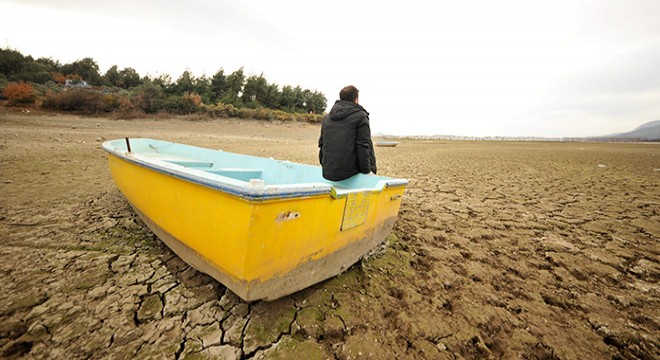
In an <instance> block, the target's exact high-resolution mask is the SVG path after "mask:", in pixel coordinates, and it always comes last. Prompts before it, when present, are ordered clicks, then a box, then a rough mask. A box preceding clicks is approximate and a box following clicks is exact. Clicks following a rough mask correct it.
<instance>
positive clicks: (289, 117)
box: [273, 110, 296, 121]
mask: <svg viewBox="0 0 660 360" xmlns="http://www.w3.org/2000/svg"><path fill="white" fill-rule="evenodd" d="M273 120H279V121H295V120H296V119H295V117H294V116H293V114H291V113H288V112H285V111H282V110H273Z"/></svg>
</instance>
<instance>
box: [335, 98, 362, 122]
mask: <svg viewBox="0 0 660 360" xmlns="http://www.w3.org/2000/svg"><path fill="white" fill-rule="evenodd" d="M360 111H364V112H365V113H367V116H368V115H369V113H368V112H367V110H365V109H364V108H363V107H362V106H361V105H359V104H356V103H353V102H350V101H345V100H337V101H335V104H334V105H333V106H332V109H331V110H330V120H334V121H341V120H344V119H346V118H347V117H349V116H350V115H353V114H355V113H356V112H360Z"/></svg>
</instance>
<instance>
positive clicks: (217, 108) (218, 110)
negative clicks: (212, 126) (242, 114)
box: [202, 103, 238, 118]
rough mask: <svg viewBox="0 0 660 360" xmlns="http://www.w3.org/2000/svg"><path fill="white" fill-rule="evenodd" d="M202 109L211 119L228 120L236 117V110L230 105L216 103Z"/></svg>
mask: <svg viewBox="0 0 660 360" xmlns="http://www.w3.org/2000/svg"><path fill="white" fill-rule="evenodd" d="M202 109H203V110H204V112H206V113H207V114H208V115H209V116H210V117H213V118H230V117H236V116H238V110H237V109H236V108H235V107H234V105H231V104H225V103H217V104H215V105H208V106H203V107H202Z"/></svg>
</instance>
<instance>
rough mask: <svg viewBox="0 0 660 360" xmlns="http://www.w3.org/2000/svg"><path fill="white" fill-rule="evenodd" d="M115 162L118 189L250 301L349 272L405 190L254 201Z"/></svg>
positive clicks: (182, 253)
mask: <svg viewBox="0 0 660 360" xmlns="http://www.w3.org/2000/svg"><path fill="white" fill-rule="evenodd" d="M109 164H110V171H111V174H112V177H113V179H114V181H115V183H116V184H117V187H118V188H119V189H120V190H121V192H122V193H123V194H124V195H125V197H126V198H127V199H128V201H129V203H130V204H131V206H132V207H133V208H134V209H135V211H136V213H137V214H139V216H140V217H141V218H142V220H143V221H144V222H145V224H147V226H148V227H149V228H150V229H151V230H152V231H153V232H154V233H155V234H156V235H157V236H158V237H159V238H160V239H161V240H162V241H163V242H164V243H166V244H167V245H168V247H170V248H171V249H172V250H173V251H174V252H175V253H176V254H177V255H178V256H179V257H181V258H182V259H183V260H184V261H186V262H187V263H189V264H190V265H192V266H193V267H195V268H196V269H198V270H199V271H202V272H204V273H207V274H209V275H211V276H212V277H214V278H215V279H216V280H218V281H219V282H221V283H222V284H224V285H225V286H226V287H227V288H229V289H230V290H231V291H233V292H234V293H236V294H237V295H238V296H239V297H241V298H242V299H244V300H247V301H253V300H259V299H264V300H274V299H277V298H279V297H282V296H285V295H288V294H291V293H294V292H296V291H299V290H301V289H304V288H306V287H308V286H310V285H313V284H315V283H318V282H320V281H323V280H325V279H328V278H330V277H332V276H335V275H337V274H339V273H341V272H343V271H344V270H346V269H347V268H348V267H349V266H351V265H352V264H354V263H355V262H356V261H358V260H359V259H360V258H361V257H362V256H364V254H366V253H367V252H368V251H369V250H371V249H373V248H374V247H375V246H377V245H378V244H379V243H381V242H382V241H383V240H384V239H385V238H386V237H387V235H388V234H389V233H390V231H391V230H392V226H393V224H394V221H395V220H396V217H397V213H398V209H399V206H400V202H401V197H402V195H403V192H404V186H393V187H385V188H384V189H381V190H379V191H362V192H358V193H356V194H357V195H359V196H351V195H356V194H348V195H346V196H341V197H337V196H332V194H329V193H328V194H312V195H304V196H301V197H287V198H277V197H275V198H264V199H249V198H245V197H241V196H237V195H235V194H229V193H227V192H224V191H221V190H218V189H215V188H212V187H208V186H204V185H203V184H199V183H196V182H193V181H188V180H186V179H182V178H180V177H176V176H172V175H171V174H168V173H166V172H163V171H159V170H158V169H153V168H150V167H146V166H143V165H141V164H139V163H137V162H134V161H131V159H130V157H127V158H125V157H122V156H115V155H113V154H111V155H110V156H109ZM349 210H350V211H349ZM351 217H355V218H356V219H357V221H352V218H351Z"/></svg>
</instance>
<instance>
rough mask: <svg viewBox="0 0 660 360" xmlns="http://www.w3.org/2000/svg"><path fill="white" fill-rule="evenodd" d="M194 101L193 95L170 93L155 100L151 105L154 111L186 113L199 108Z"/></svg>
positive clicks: (193, 111)
mask: <svg viewBox="0 0 660 360" xmlns="http://www.w3.org/2000/svg"><path fill="white" fill-rule="evenodd" d="M195 103H196V102H195V98H194V97H191V96H186V95H181V96H176V95H172V96H168V97H166V98H165V99H163V100H157V101H156V102H155V103H154V104H153V105H154V108H155V110H156V112H157V111H167V112H168V113H171V114H178V115H186V114H192V113H195V112H197V110H198V109H199V108H198V107H197V105H196V104H195Z"/></svg>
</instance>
